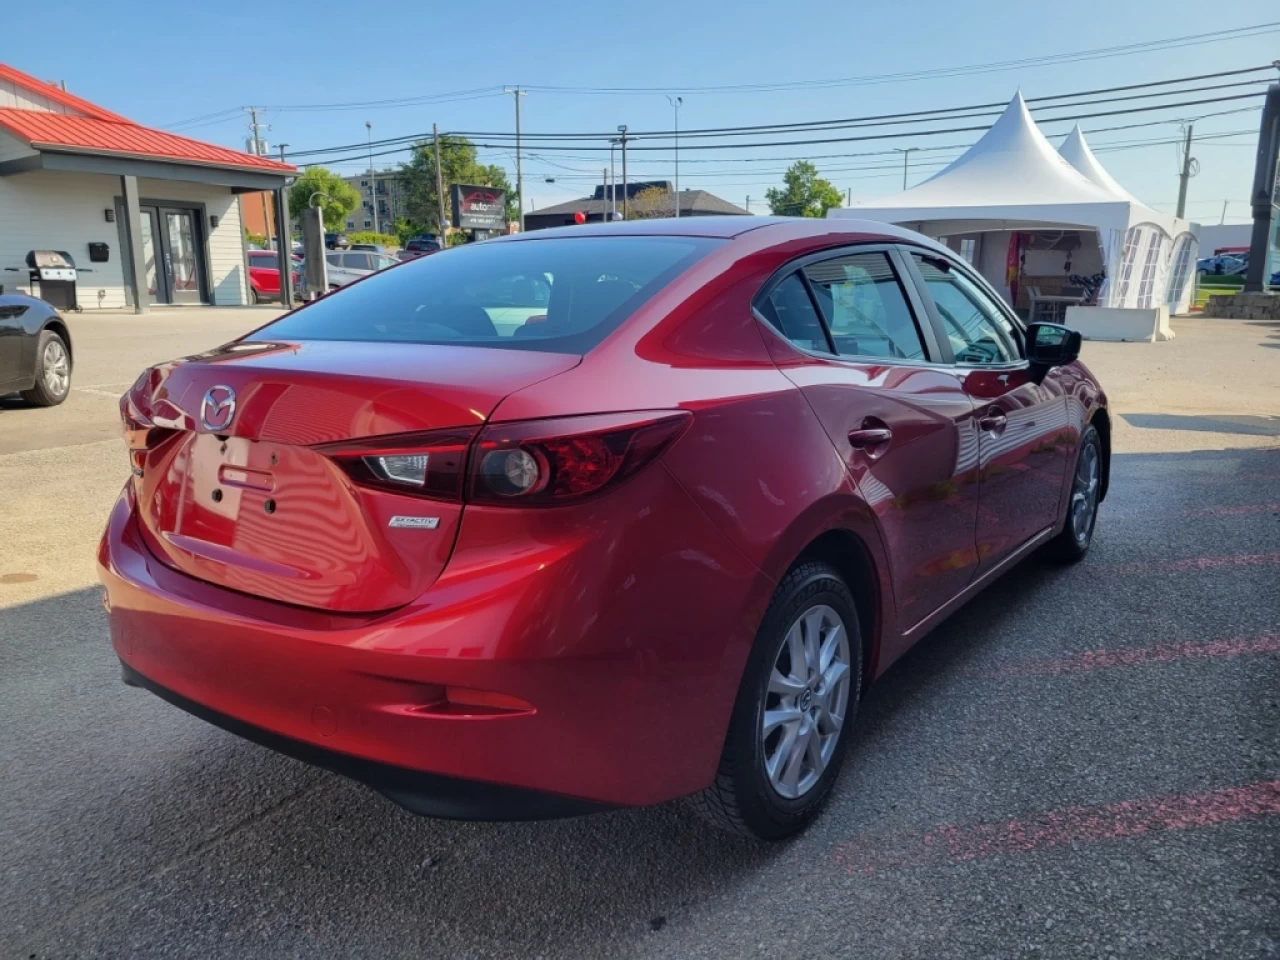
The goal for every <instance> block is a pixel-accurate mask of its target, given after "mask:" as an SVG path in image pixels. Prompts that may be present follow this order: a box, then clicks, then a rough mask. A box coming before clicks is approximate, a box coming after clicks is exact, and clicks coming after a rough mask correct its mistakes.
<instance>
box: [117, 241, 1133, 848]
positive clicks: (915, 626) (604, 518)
mask: <svg viewBox="0 0 1280 960" xmlns="http://www.w3.org/2000/svg"><path fill="white" fill-rule="evenodd" d="M331 256H332V254H331ZM340 256H343V257H347V256H353V254H345V253H344V254H341V255H340ZM1079 349H1080V335H1079V334H1078V333H1073V332H1072V331H1070V330H1068V329H1067V328H1065V327H1062V326H1059V325H1056V324H1050V323H1032V324H1029V325H1028V324H1024V323H1023V322H1022V321H1021V320H1019V319H1018V317H1017V315H1016V314H1014V312H1013V310H1011V309H1010V307H1009V306H1008V304H1006V303H1005V302H1004V301H1003V300H1002V299H1001V298H1000V295H999V294H998V293H996V292H995V291H994V290H993V289H992V288H991V287H990V286H989V285H988V284H987V283H986V281H984V280H983V279H982V278H981V277H980V276H979V275H978V274H976V273H975V272H973V270H972V268H971V267H970V266H969V265H968V264H967V263H965V261H964V260H962V259H960V258H959V257H958V256H957V255H956V254H954V253H952V252H951V251H950V250H948V249H947V248H946V247H943V246H941V245H939V244H937V243H935V242H934V241H932V240H929V239H927V238H925V237H923V236H921V235H919V234H916V233H911V232H910V231H907V230H901V229H898V228H896V227H892V226H889V225H887V224H884V223H870V222H864V221H858V220H807V219H801V218H796V219H782V218H767V217H696V218H687V219H683V220H647V221H640V222H628V223H610V224H592V225H586V226H576V227H569V228H563V229H550V230H539V231H535V232H533V233H528V234H521V235H519V236H516V237H504V238H499V239H494V240H489V241H486V242H484V243H476V244H468V245H467V246H464V247H459V248H457V249H455V250H451V251H450V252H449V256H447V257H425V258H422V262H420V263H419V262H417V261H414V262H412V263H405V264H401V265H399V266H397V267H396V268H395V269H392V270H386V271H384V272H379V273H377V274H375V275H373V276H370V277H367V278H366V279H362V280H361V281H360V282H358V283H353V284H351V285H350V286H347V287H344V288H343V289H341V290H339V291H337V292H336V293H334V294H332V295H330V296H327V297H325V298H323V299H321V300H319V301H316V302H314V303H311V304H309V305H308V306H306V307H305V308H303V309H301V310H297V311H295V312H293V313H290V314H287V315H285V316H283V317H281V318H279V319H278V320H276V321H275V322H273V323H271V324H268V325H267V326H265V327H262V328H261V329H260V330H257V331H255V332H254V333H252V334H249V335H248V336H246V337H245V338H244V339H243V340H240V341H237V342H234V343H231V344H228V345H226V346H225V347H222V348H220V349H218V350H215V351H211V352H208V353H203V354H200V355H198V356H194V357H188V358H187V359H185V360H179V361H176V362H171V363H164V364H160V365H159V366H156V367H153V368H151V370H150V371H149V372H148V373H147V374H146V375H145V376H142V377H140V378H139V379H138V381H137V383H136V384H135V385H134V387H133V388H132V389H131V390H130V391H129V393H128V394H126V395H125V396H124V397H123V398H122V403H121V412H122V414H123V418H124V426H125V436H126V440H127V443H128V445H129V456H130V459H131V461H132V464H133V475H132V476H131V477H130V478H129V480H128V482H127V484H126V485H125V487H124V489H123V490H122V491H121V494H120V497H119V499H118V500H117V501H116V504H115V507H114V508H113V509H112V512H111V517H110V520H109V521H108V525H107V531H106V534H105V536H104V538H103V542H102V545H101V547H100V549H99V553H98V559H99V564H100V568H99V569H100V574H101V576H102V580H103V582H104V583H105V584H106V592H107V602H106V608H107V611H108V614H107V616H108V619H109V622H110V625H111V636H112V642H113V643H114V646H115V651H116V653H117V654H118V656H119V658H120V659H121V661H122V663H123V670H124V679H125V682H126V683H130V684H134V685H136V686H141V687H146V688H148V689H150V690H151V691H153V692H155V693H156V694H158V695H159V696H161V697H163V698H165V699H166V700H169V701H170V702H171V703H173V704H175V705H177V706H179V707H181V708H183V709H185V710H188V711H190V712H192V713H194V714H195V715H197V716H199V717H202V718H204V719H205V720H208V721H211V722H213V723H216V724H219V725H221V726H223V727H226V728H227V729H229V730H232V731H234V732H236V733H238V734H240V735H241V736H244V737H248V738H249V739H251V740H256V741H258V742H260V743H263V744H267V745H269V746H272V747H275V748H276V749H278V750H281V751H283V752H285V753H289V754H292V755H294V756H297V757H300V758H303V759H305V760H308V761H310V762H312V763H316V764H319V765H321V766H324V767H328V768H330V769H333V770H337V771H339V772H341V773H345V774H347V775H348V776H352V777H355V778H357V779H359V780H363V781H366V782H368V783H370V784H372V785H373V786H375V787H376V788H378V789H379V790H382V791H383V792H384V793H386V794H387V795H388V796H389V797H390V798H391V799H393V800H395V801H396V802H397V803H400V804H402V805H404V806H405V807H407V808H409V809H410V810H413V811H416V812H418V813H425V814H431V815H437V816H445V817H455V818H456V817H479V818H486V819H495V818H517V819H531V818H537V817H547V816H554V815H559V814H572V813H584V812H587V811H591V810H601V809H607V808H610V807H623V806H636V805H640V804H648V803H657V802H660V801H664V800H671V799H674V798H676V797H683V796H688V795H695V796H696V797H697V800H696V803H697V806H698V808H699V809H700V810H701V811H702V812H703V813H704V814H705V815H706V816H707V817H708V818H710V819H711V820H712V821H714V822H715V823H717V824H719V825H720V826H723V827H726V828H728V829H730V830H735V831H738V832H740V833H747V834H751V835H754V836H757V837H761V838H765V839H779V838H781V837H784V836H786V835H788V834H790V833H794V832H795V831H796V830H799V829H800V828H801V827H803V826H804V824H805V823H807V822H808V821H809V820H810V819H811V818H812V817H813V816H814V815H815V814H816V812H817V811H818V810H819V809H820V807H821V805H822V802H823V799H824V798H825V797H826V796H827V795H828V794H829V793H830V791H831V789H832V786H833V784H834V783H835V780H836V777H837V775H838V773H839V770H840V765H841V762H842V760H843V759H844V756H845V752H846V748H847V747H848V745H849V742H850V740H851V739H852V735H856V733H857V714H858V702H859V700H860V698H861V696H862V693H863V691H864V689H865V687H866V685H867V683H868V682H870V681H872V680H874V679H875V678H876V677H879V676H880V675H881V674H883V673H884V672H885V670H886V669H888V667H889V665H890V664H892V663H893V662H894V661H895V660H896V659H898V658H899V657H900V656H902V655H903V654H904V653H906V651H907V650H908V649H910V648H911V647H912V646H913V645H914V644H915V643H916V642H917V641H918V640H919V639H920V637H921V636H923V635H924V634H925V633H927V632H928V631H929V630H930V629H931V628H932V627H934V626H935V625H936V624H938V623H939V622H941V621H942V620H943V619H944V618H945V617H946V616H948V615H949V614H950V613H952V612H953V611H954V610H956V609H958V608H959V607H960V606H962V605H963V604H964V603H965V602H966V601H968V600H969V599H970V598H971V597H972V596H974V594H976V593H977V592H978V591H979V590H982V589H984V588H986V587H988V586H990V585H991V584H992V583H994V582H995V581H996V580H997V579H998V578H999V577H1000V576H1001V575H1002V574H1004V573H1005V572H1007V571H1008V570H1009V569H1011V568H1012V567H1013V566H1014V565H1015V564H1016V563H1017V562H1018V561H1020V560H1022V559H1023V558H1025V557H1027V556H1028V555H1030V554H1031V553H1032V552H1033V551H1035V550H1037V549H1039V548H1041V547H1043V548H1046V550H1047V551H1049V552H1051V553H1052V554H1053V555H1054V556H1056V557H1057V558H1059V559H1061V560H1065V561H1072V560H1080V559H1081V558H1083V557H1084V556H1085V554H1086V553H1087V551H1088V550H1089V544H1090V541H1091V540H1092V537H1093V532H1094V523H1095V520H1096V517H1097V510H1098V504H1099V502H1100V501H1101V500H1102V498H1103V496H1104V495H1105V494H1106V489H1107V478H1108V472H1109V470H1108V464H1109V457H1110V444H1109V438H1110V435H1111V427H1110V423H1111V421H1110V419H1109V415H1108V412H1107V402H1106V397H1105V395H1104V394H1103V392H1102V388H1101V387H1100V386H1099V384H1098V382H1097V380H1095V379H1094V377H1093V375H1092V374H1091V373H1090V372H1089V371H1088V370H1087V369H1086V368H1085V366H1084V365H1083V364H1081V363H1080V362H1079V360H1078V357H1077V354H1078V352H1079ZM1105 575H1106V574H1105V572H1103V571H1101V570H1100V571H1098V572H1096V573H1094V574H1093V577H1094V578H1097V577H1101V576H1105ZM1088 579H1089V577H1088V575H1086V576H1085V577H1083V578H1080V581H1081V582H1087V581H1088ZM1034 591H1035V587H1034V584H1033V582H1032V581H1031V580H1023V581H1021V582H1020V583H1019V584H1017V585H1016V586H1013V587H1009V588H1006V594H1017V595H1018V596H1017V597H1016V599H1017V600H1018V602H1020V603H1021V604H1022V609H1023V610H1030V609H1032V608H1033V607H1034V605H1035V603H1036V602H1037V600H1038V599H1041V598H1035V597H1030V596H1026V595H1025V594H1027V593H1028V592H1034ZM1041 616H1042V618H1043V625H1044V629H1046V630H1048V631H1052V630H1053V629H1054V620H1053V615H1052V611H1050V610H1048V609H1047V608H1044V609H1042V614H1041ZM953 642H954V641H953ZM921 697H923V692H922V693H921ZM880 732H883V731H880ZM1026 732H1027V733H1028V734H1029V735H1032V736H1034V735H1035V734H1036V731H1034V730H1028V731H1026ZM946 734H947V731H938V730H934V731H932V732H928V731H920V733H919V735H920V736H922V737H929V736H945V735H946ZM901 736H902V737H903V738H905V737H906V736H907V735H906V734H901ZM230 775H231V776H234V775H235V774H234V772H232V773H230Z"/></svg>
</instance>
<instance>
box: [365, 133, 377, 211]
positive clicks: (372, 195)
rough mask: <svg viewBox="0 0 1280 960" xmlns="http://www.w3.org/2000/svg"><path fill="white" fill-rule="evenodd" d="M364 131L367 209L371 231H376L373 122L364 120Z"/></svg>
mask: <svg viewBox="0 0 1280 960" xmlns="http://www.w3.org/2000/svg"><path fill="white" fill-rule="evenodd" d="M364 131H365V134H366V135H367V136H368V138H369V209H370V210H371V211H372V212H373V232H374V233H377V232H378V187H377V183H378V182H377V181H376V180H375V179H374V177H373V124H372V123H370V122H369V121H368V120H366V121H365V122H364Z"/></svg>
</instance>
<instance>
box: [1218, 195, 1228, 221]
mask: <svg viewBox="0 0 1280 960" xmlns="http://www.w3.org/2000/svg"><path fill="white" fill-rule="evenodd" d="M1230 202H1231V201H1230V200H1223V201H1222V216H1221V217H1219V218H1218V224H1219V225H1222V224H1224V223H1226V222H1227V204H1229V203H1230Z"/></svg>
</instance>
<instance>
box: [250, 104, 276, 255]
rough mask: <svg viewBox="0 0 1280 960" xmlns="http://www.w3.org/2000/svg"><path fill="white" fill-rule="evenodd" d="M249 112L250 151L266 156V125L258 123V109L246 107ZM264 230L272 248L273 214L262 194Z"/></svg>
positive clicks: (269, 246) (256, 155)
mask: <svg viewBox="0 0 1280 960" xmlns="http://www.w3.org/2000/svg"><path fill="white" fill-rule="evenodd" d="M245 110H247V111H248V112H249V130H250V131H251V133H252V135H253V136H252V139H251V140H250V142H249V146H250V148H251V149H250V150H249V152H250V153H252V154H253V155H254V156H255V157H262V156H266V152H267V145H266V143H265V142H264V141H263V139H262V132H261V128H262V127H263V126H264V124H261V123H259V122H258V108H257V107H245ZM262 229H263V231H264V232H265V233H266V235H267V249H270V248H271V212H270V209H269V207H268V206H267V194H266V191H265V190H264V191H263V192H262Z"/></svg>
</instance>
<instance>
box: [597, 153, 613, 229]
mask: <svg viewBox="0 0 1280 960" xmlns="http://www.w3.org/2000/svg"><path fill="white" fill-rule="evenodd" d="M600 184H601V186H600V210H601V213H600V221H601V222H602V223H608V222H609V221H610V220H612V219H613V217H612V216H610V214H609V168H608V167H605V168H604V169H602V170H601V171H600Z"/></svg>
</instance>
